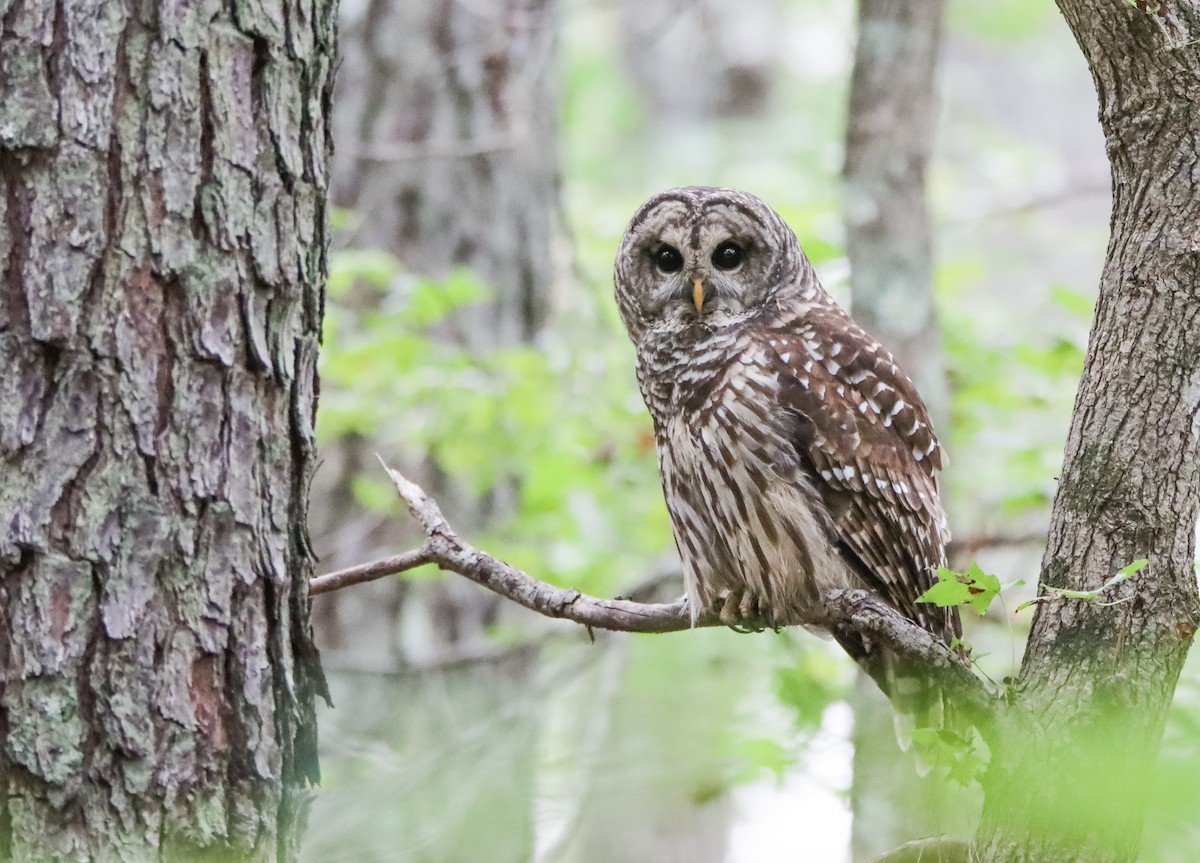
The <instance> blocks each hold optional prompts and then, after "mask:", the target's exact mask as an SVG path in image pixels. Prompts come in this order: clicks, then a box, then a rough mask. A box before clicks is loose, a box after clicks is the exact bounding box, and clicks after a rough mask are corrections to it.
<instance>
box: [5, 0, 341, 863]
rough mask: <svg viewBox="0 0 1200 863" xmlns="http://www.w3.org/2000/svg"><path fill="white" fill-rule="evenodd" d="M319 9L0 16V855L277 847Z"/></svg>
mask: <svg viewBox="0 0 1200 863" xmlns="http://www.w3.org/2000/svg"><path fill="white" fill-rule="evenodd" d="M333 10H334V4H333V3H330V2H316V3H298V2H291V0H281V2H279V3H276V4H273V5H271V6H257V5H246V4H242V5H238V6H237V11H236V12H234V11H231V10H230V9H229V8H227V7H225V6H223V5H221V4H217V3H203V4H196V5H194V6H189V5H188V4H181V5H171V4H167V5H164V6H163V7H162V8H161V9H157V10H156V11H154V12H153V13H151V12H147V11H145V10H144V9H139V10H138V11H137V12H135V11H134V10H133V9H132V8H131V7H130V6H129V5H128V4H124V3H104V2H84V0H78V2H77V1H76V0H71V2H63V3H51V4H46V3H21V2H18V3H12V4H10V3H7V2H4V3H0V12H3V13H4V14H3V18H2V22H3V23H2V24H0V91H2V92H3V98H0V272H3V274H4V277H3V279H2V280H0V368H3V369H4V373H3V376H2V377H0V463H2V464H3V471H2V472H0V477H2V479H0V525H3V527H2V528H0V859H3V860H6V861H13V863H20V861H55V860H72V861H75V860H114V859H122V860H202V859H203V860H210V859H212V860H215V859H222V860H228V859H239V860H280V861H286V860H291V859H294V857H295V853H296V847H297V844H298V839H299V827H300V825H301V823H302V821H303V811H302V810H303V808H304V802H305V800H306V799H307V792H306V790H305V786H306V785H308V784H309V783H310V782H313V781H314V780H315V779H316V776H317V765H316V729H315V726H314V718H313V709H314V705H313V700H314V695H315V693H317V692H320V691H321V690H322V688H323V685H324V684H323V681H322V679H321V673H320V669H319V666H318V663H317V658H316V653H315V650H314V649H313V646H312V643H311V640H310V630H309V623H308V601H307V581H308V579H309V577H310V576H311V571H312V565H311V552H310V549H309V544H308V535H307V531H306V528H305V523H306V511H307V500H308V499H307V492H308V482H309V478H310V476H311V473H312V468H313V463H314V454H315V447H314V441H313V418H314V410H315V385H316V358H317V345H318V339H319V329H320V319H321V304H322V286H323V283H324V278H325V268H326V234H325V222H326V186H327V177H328V161H329V138H328V136H327V131H326V116H327V110H328V106H329V95H330V88H331V83H332V73H333V64H334V57H333V52H334V32H335V30H334V22H333V18H332V16H333Z"/></svg>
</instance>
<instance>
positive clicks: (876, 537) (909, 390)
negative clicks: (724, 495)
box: [767, 306, 961, 641]
mask: <svg viewBox="0 0 1200 863" xmlns="http://www.w3.org/2000/svg"><path fill="white" fill-rule="evenodd" d="M767 342H768V345H769V348H770V350H769V351H768V354H769V355H771V356H772V358H773V362H774V365H775V370H776V371H777V373H778V375H779V381H780V385H781V386H780V400H781V405H780V407H781V409H782V410H783V411H784V412H785V414H786V416H787V418H788V420H789V421H790V422H791V423H792V428H793V432H792V434H791V439H792V443H793V446H794V447H795V450H796V454H797V455H798V456H799V457H800V459H801V461H802V462H803V463H806V466H807V467H808V468H809V470H810V479H811V482H812V483H813V485H814V486H815V487H816V490H817V491H818V492H819V493H820V494H821V497H822V499H823V500H824V502H825V504H826V506H827V507H828V508H829V512H830V515H831V517H832V519H833V524H834V529H835V530H836V532H837V537H838V541H839V544H840V547H841V550H842V553H843V556H845V557H846V559H847V560H848V561H849V562H850V563H851V565H853V566H854V567H855V568H856V569H857V570H858V571H859V572H860V573H861V574H862V575H863V576H864V577H865V578H866V579H867V581H868V583H871V584H874V585H875V587H876V589H877V590H878V591H879V593H880V594H881V595H882V596H883V597H884V598H885V599H887V600H888V601H889V602H890V603H891V604H892V605H893V606H894V607H895V608H896V609H897V610H899V611H900V612H901V613H903V614H904V615H905V616H907V617H908V618H909V619H911V620H914V621H916V622H917V623H920V624H921V625H922V626H923V627H925V628H926V629H928V630H929V631H930V632H932V633H933V634H935V635H937V636H938V637H940V638H942V639H943V640H944V641H949V639H950V638H951V637H954V636H959V635H961V625H960V623H959V618H958V610H957V609H956V608H946V609H941V608H938V607H936V606H935V605H931V604H928V603H919V602H917V597H918V596H920V595H921V594H922V593H924V592H925V590H927V589H928V588H929V586H930V585H932V584H933V583H934V582H935V581H936V568H937V567H938V566H941V565H943V563H944V561H945V552H944V547H945V543H946V541H947V540H948V539H949V529H948V527H947V523H946V515H945V512H944V511H943V510H942V505H941V502H940V500H939V498H938V484H937V472H938V471H939V470H940V469H941V467H942V450H941V447H940V445H939V444H938V441H937V438H936V437H935V436H934V434H933V429H932V428H931V427H930V422H929V417H928V414H927V413H926V410H925V406H924V404H923V402H922V401H921V398H920V396H919V395H918V394H917V391H916V388H915V387H914V386H913V384H912V382H911V381H910V380H909V379H908V377H907V376H906V375H905V374H904V372H902V371H901V370H900V368H899V367H898V366H897V365H896V362H895V360H894V359H893V358H892V356H891V355H890V354H889V353H888V352H887V351H886V350H885V349H884V348H883V347H882V346H881V345H880V344H879V343H878V342H876V341H875V340H874V339H873V338H872V337H871V336H870V335H868V334H867V333H866V332H865V331H864V330H863V329H861V328H860V327H859V326H858V325H857V324H855V323H854V322H853V321H852V320H851V319H850V317H849V316H848V315H846V313H845V312H843V311H842V310H841V309H840V308H837V307H836V306H831V307H829V308H825V307H817V308H816V309H813V308H811V307H810V308H809V309H808V310H806V313H805V315H804V317H803V321H802V323H801V324H799V325H798V326H795V327H788V328H787V329H786V330H783V329H773V330H771V331H769V332H768V336H767Z"/></svg>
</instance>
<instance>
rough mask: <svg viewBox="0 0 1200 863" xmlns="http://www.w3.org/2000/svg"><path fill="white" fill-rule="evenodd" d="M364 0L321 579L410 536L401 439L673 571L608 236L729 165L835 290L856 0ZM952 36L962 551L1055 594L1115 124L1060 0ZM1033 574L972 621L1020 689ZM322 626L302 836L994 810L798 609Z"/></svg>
mask: <svg viewBox="0 0 1200 863" xmlns="http://www.w3.org/2000/svg"><path fill="white" fill-rule="evenodd" d="M342 5H343V9H342V29H341V52H342V54H343V63H342V68H341V70H340V72H339V81H338V89H337V92H336V94H335V97H334V99H335V101H334V105H335V108H334V113H335V116H334V128H333V134H334V139H335V146H336V154H337V155H336V159H335V167H334V176H333V190H334V197H335V203H336V204H337V206H338V207H339V210H338V212H337V225H336V227H337V236H336V245H335V248H334V249H333V250H332V253H331V260H330V267H331V278H330V282H329V296H328V301H327V308H326V313H327V321H326V331H325V342H324V351H323V357H322V372H321V374H322V392H321V402H320V412H319V423H318V432H319V434H320V438H321V449H322V464H321V468H320V470H319V472H318V476H317V479H316V482H315V484H314V490H313V501H312V512H313V517H312V528H313V534H314V542H315V544H316V547H317V551H318V554H320V556H321V559H322V562H321V564H320V570H321V571H331V570H334V569H337V568H340V567H342V566H348V565H351V564H354V563H361V562H365V561H368V560H371V559H374V558H377V557H381V556H383V555H385V554H389V553H394V552H397V551H400V550H402V549H404V548H407V547H411V546H412V545H413V544H414V542H415V541H416V540H417V537H416V536H415V534H414V531H413V528H412V526H411V525H410V524H409V522H408V519H407V517H406V515H405V513H404V512H403V507H402V506H401V505H400V504H399V502H398V501H397V500H396V499H395V495H394V492H393V490H392V489H391V488H390V486H389V484H388V483H387V481H386V478H385V477H384V476H383V474H382V471H381V470H380V468H379V467H378V463H377V462H376V461H375V458H374V454H375V453H376V452H378V453H380V454H381V455H382V456H383V457H384V458H385V459H386V460H388V461H389V462H390V463H392V464H395V465H397V466H399V467H402V468H403V469H404V470H406V471H407V472H409V473H410V474H411V475H413V476H416V477H418V478H419V479H420V481H421V482H422V483H423V484H424V485H425V486H426V487H427V488H428V489H430V490H431V491H432V492H433V493H435V494H436V496H437V497H438V498H439V499H440V501H441V503H442V506H443V509H444V510H445V512H446V514H447V516H448V518H449V519H450V521H451V523H453V524H454V525H455V526H456V527H457V528H459V530H460V531H461V532H462V533H464V534H465V535H467V536H468V537H469V538H470V539H471V540H472V541H473V542H474V543H475V544H476V545H479V546H480V547H483V548H485V549H487V550H488V551H490V552H491V553H493V554H495V555H497V556H499V557H502V558H504V559H505V560H508V561H509V562H511V563H513V564H514V565H516V566H518V567H521V568H523V569H525V570H526V571H528V572H530V573H532V574H535V575H537V576H538V577H540V578H543V579H545V580H547V581H551V582H553V583H555V584H559V585H565V586H571V587H576V588H578V589H580V590H582V591H585V592H587V593H591V594H595V595H599V596H616V595H629V594H631V593H635V594H636V595H637V596H639V597H646V598H658V599H671V598H674V597H676V596H678V595H679V594H680V593H681V592H682V587H681V581H680V576H679V572H678V564H677V561H676V559H675V556H674V551H673V545H672V540H671V535H670V528H669V525H668V522H667V518H666V511H665V508H664V506H663V503H662V496H661V491H660V489H659V485H658V475H657V470H656V466H655V461H654V453H653V440H652V435H651V430H650V421H649V417H648V415H647V414H646V413H645V410H644V408H643V406H642V404H641V400H640V397H639V395H638V393H637V389H636V384H635V381H634V377H633V350H632V347H631V346H630V345H629V344H628V341H627V339H626V337H625V335H624V332H623V331H622V329H621V327H620V323H619V321H618V318H617V315H616V310H615V307H614V305H613V302H612V299H611V264H612V259H613V256H614V254H615V251H616V246H617V243H618V240H619V238H620V236H621V234H622V232H623V230H624V228H625V224H626V222H627V220H628V218H629V216H630V215H631V214H632V212H633V210H634V208H635V207H636V206H637V205H638V204H639V203H640V202H641V201H642V200H643V199H645V198H646V197H648V196H649V195H650V194H652V193H654V192H657V191H659V190H661V189H664V188H667V187H670V186H674V185H683V184H705V185H724V186H736V187H741V188H745V189H747V190H748V191H751V192H754V193H756V194H758V195H759V196H760V197H762V198H764V199H766V200H767V201H768V202H769V203H770V204H771V205H773V206H774V207H775V208H776V209H777V210H779V212H780V213H782V214H783V215H784V216H785V218H787V220H788V221H789V222H790V223H791V225H792V226H793V227H794V228H795V229H796V232H797V234H798V235H799V237H800V240H801V242H802V244H803V246H804V247H805V249H806V251H807V253H808V255H809V257H810V259H811V260H812V261H813V262H814V264H815V266H816V268H817V270H818V272H819V273H820V275H821V277H822V279H823V281H824V283H825V285H826V287H827V288H829V289H830V290H831V291H832V292H833V293H834V294H835V295H836V296H837V297H838V298H839V299H840V300H842V301H843V302H845V303H846V304H849V303H850V301H851V297H850V296H849V290H848V280H847V275H848V265H847V263H846V260H845V256H844V255H845V253H844V243H845V239H844V229H843V221H842V211H841V204H840V182H841V177H840V174H841V168H842V161H843V147H844V137H845V128H846V111H847V97H848V89H849V80H850V73H851V66H852V63H853V58H854V44H855V39H856V33H855V20H854V9H853V4H851V3H847V2H840V0H828V2H823V0H811V2H802V0H794V2H783V0H774V2H773V0H701V2H696V3H692V2H685V1H684V0H564V2H561V3H557V4H556V3H554V2H553V0H520V2H515V0H503V2H501V0H437V2H425V0H344V2H343V4H342ZM939 62H940V66H939V71H938V75H937V81H938V84H937V92H938V97H939V101H940V105H941V109H940V116H939V118H938V122H937V128H936V130H935V142H936V143H935V150H934V157H933V160H932V163H931V168H930V171H929V175H928V199H929V202H930V207H931V210H932V215H933V224H934V238H933V241H934V264H935V279H934V282H935V294H936V304H937V310H938V316H939V322H940V330H941V342H942V345H941V347H942V351H943V352H944V361H945V377H946V379H947V380H948V382H949V389H950V396H951V397H950V402H949V404H948V405H947V406H945V408H944V410H943V411H942V413H943V414H944V416H942V418H941V421H940V434H941V437H942V438H943V440H944V441H945V442H946V444H947V447H948V450H949V453H950V466H949V469H948V471H947V474H946V477H945V480H946V483H945V492H946V496H947V506H948V509H949V512H950V518H951V523H952V526H953V529H954V533H955V540H956V544H955V546H954V548H953V549H952V552H953V560H952V563H953V564H954V565H956V566H959V567H966V566H967V565H968V564H969V563H970V562H971V561H973V560H974V561H978V563H979V564H980V566H982V567H983V568H984V569H985V570H987V571H989V572H993V573H995V574H997V575H998V576H999V577H1000V580H1001V581H1002V582H1004V583H1006V584H1007V583H1010V582H1013V581H1016V580H1018V579H1025V580H1026V581H1028V582H1029V583H1030V584H1032V582H1033V581H1034V579H1035V578H1036V573H1037V565H1038V561H1039V559H1040V553H1041V548H1042V546H1041V541H1042V536H1043V534H1044V532H1045V524H1046V520H1047V516H1048V510H1049V503H1050V498H1051V496H1052V494H1053V491H1054V487H1055V477H1056V473H1057V467H1058V464H1059V462H1060V457H1061V450H1062V445H1063V441H1064V438H1065V434H1066V429H1067V422H1068V419H1069V416H1070V410H1071V404H1072V398H1073V394H1074V387H1075V384H1076V381H1077V378H1078V375H1079V371H1080V369H1081V367H1082V358H1083V348H1084V345H1085V341H1086V337H1087V329H1088V324H1089V322H1090V315H1091V304H1092V298H1093V296H1094V292H1095V287H1096V284H1097V281H1098V277H1099V273H1100V268H1101V265H1102V263H1103V258H1104V251H1105V243H1106V240H1107V226H1108V203H1109V189H1108V170H1107V164H1106V161H1105V157H1104V145H1103V141H1102V138H1101V133H1100V129H1099V126H1098V124H1097V122H1096V119H1095V113H1096V112H1095V96H1094V93H1093V91H1092V86H1091V80H1090V78H1089V76H1088V73H1087V69H1086V66H1085V64H1084V61H1083V59H1082V57H1081V56H1080V54H1079V52H1078V50H1077V49H1076V47H1075V45H1074V43H1073V41H1072V39H1071V36H1070V34H1069V32H1068V30H1067V28H1066V26H1065V25H1064V23H1063V22H1062V21H1061V20H1060V19H1059V17H1058V15H1057V13H1056V11H1055V9H1054V8H1053V6H1052V5H1051V4H1046V3H1044V2H1034V0H993V2H988V3H978V2H972V0H952V2H949V3H948V6H947V8H946V12H945V22H944V28H943V33H942V44H941V47H940V60H939ZM1031 596H1032V587H1031V586H1029V585H1027V586H1025V587H1024V588H1013V589H1012V590H1009V591H1006V592H1005V593H1004V594H1003V595H1002V596H1001V598H1000V600H999V601H998V602H997V603H996V604H995V605H994V606H993V607H992V609H991V610H990V611H989V612H988V614H987V616H986V617H983V618H975V619H971V620H969V621H968V632H967V638H968V640H969V641H970V642H971V643H972V644H973V645H974V646H975V656H976V657H977V659H978V661H979V665H980V668H981V669H982V670H983V671H984V672H985V673H987V674H988V675H990V676H991V677H993V678H994V679H996V680H999V679H1001V678H1002V677H1004V676H1005V675H1006V674H1009V673H1011V671H1012V670H1013V668H1014V667H1015V664H1016V663H1018V662H1019V660H1020V654H1021V647H1022V643H1023V639H1024V634H1025V630H1026V628H1027V626H1028V623H1029V618H1030V615H1031V612H1029V611H1025V612H1021V613H1017V612H1016V606H1017V605H1018V604H1019V603H1020V602H1022V601H1023V600H1026V599H1028V598H1030V597H1031ZM314 614H315V620H316V624H317V631H318V638H319V640H320V643H321V648H322V654H323V658H324V660H325V664H326V668H327V670H328V674H329V678H330V685H331V689H332V692H333V699H334V706H333V707H332V708H330V709H326V710H324V711H323V712H322V715H321V744H322V761H323V783H322V788H321V789H320V790H319V792H318V793H317V794H316V795H315V798H314V802H313V807H312V811H311V816H310V824H309V829H308V833H307V840H306V842H307V845H306V850H305V859H307V860H311V861H314V863H315V861H340V860H345V861H351V860H353V861H376V860H377V861H429V863H434V861H437V863H451V861H488V863H509V861H513V863H517V861H538V863H588V861H595V863H621V861H647V860H653V861H659V863H671V861H680V863H682V861H688V863H710V861H711V863H749V861H758V863H771V861H784V860H787V861H809V863H846V861H851V860H853V861H854V863H860V861H866V860H869V859H870V858H871V857H873V856H875V855H876V854H878V853H881V852H882V851H884V850H886V849H888V848H891V847H894V846H895V845H897V844H899V843H901V842H903V841H906V840H909V839H912V838H916V837H919V836H924V835H929V834H932V833H939V832H951V833H966V832H967V831H969V829H970V827H971V825H972V823H973V820H974V819H975V818H976V817H977V809H978V805H979V803H978V791H977V788H975V787H974V786H972V784H971V783H970V782H969V781H968V782H966V783H965V784H961V783H956V782H954V781H952V780H949V779H947V778H945V777H944V776H939V775H937V774H936V773H935V774H934V775H932V776H930V777H926V778H924V779H919V778H917V777H916V776H915V774H914V771H913V764H912V762H911V758H910V756H909V755H906V754H903V753H900V752H899V750H898V748H897V746H896V743H895V740H894V737H893V735H892V733H891V720H890V715H889V713H888V708H887V706H886V703H884V702H883V701H882V700H881V698H880V697H879V696H878V694H877V693H875V692H874V691H873V689H872V686H871V684H864V683H863V682H862V681H860V680H858V679H857V677H856V675H857V672H856V671H855V668H854V666H853V664H852V663H851V662H850V661H849V660H848V659H847V658H846V657H845V656H844V655H842V654H841V652H840V651H839V650H838V649H837V648H836V646H834V645H832V644H831V643H830V642H827V641H823V640H821V639H819V638H818V637H816V636H814V635H811V634H809V633H807V632H803V631H799V630H798V631H795V632H792V631H786V632H783V633H780V634H772V633H766V634H760V635H755V636H749V635H738V634H735V633H733V632H729V631H723V630H722V631H717V630H704V631H694V632H685V633H678V634H673V635H663V636H632V637H631V636H627V635H620V634H608V633H600V632H596V633H589V632H586V631H584V630H582V629H581V628H580V627H577V626H575V625H572V624H567V623H564V622H560V621H550V620H545V619H542V618H539V617H537V616H536V615H533V614H531V613H526V612H524V611H522V610H521V609H518V608H515V607H512V606H511V605H508V604H505V603H503V602H501V601H499V600H497V599H495V598H494V597H491V596H489V595H487V594H485V593H484V592H482V591H481V590H479V589H477V588H475V587H474V586H473V585H470V584H467V583H465V582H464V581H463V580H462V579H460V578H458V577H457V576H451V575H439V574H437V573H435V572H431V571H424V570H422V571H419V572H417V573H413V574H410V575H409V576H408V577H406V578H403V579H401V578H395V579H389V580H386V581H382V582H378V583H374V584H371V585H364V586H360V587H356V588H353V589H351V590H347V591H343V592H341V593H338V594H333V595H328V596H322V597H319V598H318V599H317V600H316V601H315V607H314ZM967 616H968V617H974V613H973V612H967ZM1198 671H1200V670H1198V669H1196V668H1195V665H1194V664H1193V667H1192V670H1191V673H1190V674H1188V675H1185V679H1184V681H1183V682H1182V683H1181V686H1180V689H1179V692H1178V695H1177V705H1176V709H1175V710H1174V712H1173V715H1172V720H1171V723H1170V726H1169V728H1168V732H1167V740H1166V745H1165V747H1164V749H1163V754H1162V769H1161V770H1160V771H1159V782H1158V786H1157V791H1156V795H1155V802H1154V804H1153V805H1152V807H1151V813H1150V818H1149V823H1148V825H1147V832H1146V844H1145V853H1144V855H1143V858H1142V859H1143V860H1144V861H1147V863H1153V861H1160V863H1174V861H1180V863H1183V861H1188V863H1192V861H1194V860H1195V859H1196V848H1198V847H1200V831H1198V830H1197V826H1196V822H1197V817H1196V813H1197V812H1200V797H1198V795H1197V793H1196V791H1195V790H1194V788H1192V785H1194V782H1193V780H1192V778H1191V777H1194V776H1195V775H1197V773H1196V771H1197V769H1200V756H1198V755H1197V751H1196V750H1197V747H1196V745H1195V743H1196V741H1197V740H1198V739H1200V728H1198V724H1200V688H1198V686H1197V680H1198V678H1200V674H1198V673H1197V672H1198ZM978 755H979V757H981V758H986V752H984V753H978Z"/></svg>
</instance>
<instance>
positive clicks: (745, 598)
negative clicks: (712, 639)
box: [713, 590, 775, 634]
mask: <svg viewBox="0 0 1200 863" xmlns="http://www.w3.org/2000/svg"><path fill="white" fill-rule="evenodd" d="M713 610H714V611H715V612H716V614H717V617H719V618H720V620H721V623H723V624H725V625H726V626H728V627H729V628H730V629H732V630H733V631H734V632H741V633H743V634H749V633H752V632H762V631H763V630H764V629H766V628H767V627H770V628H772V629H774V628H775V627H774V626H772V624H771V622H770V619H769V616H768V615H767V614H766V613H764V612H765V609H764V608H763V606H762V603H761V600H760V598H759V597H758V596H757V594H755V593H754V592H753V591H751V590H731V591H729V592H728V593H725V594H722V595H721V596H719V597H717V600H716V602H714V603H713Z"/></svg>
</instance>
